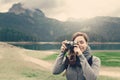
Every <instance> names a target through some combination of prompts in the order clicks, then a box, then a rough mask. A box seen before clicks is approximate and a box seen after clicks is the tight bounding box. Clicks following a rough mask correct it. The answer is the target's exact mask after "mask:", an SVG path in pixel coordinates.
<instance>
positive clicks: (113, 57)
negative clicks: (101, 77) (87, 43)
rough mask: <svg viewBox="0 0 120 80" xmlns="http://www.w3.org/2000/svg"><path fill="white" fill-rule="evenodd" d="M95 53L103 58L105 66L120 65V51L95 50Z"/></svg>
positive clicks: (102, 61)
mask: <svg viewBox="0 0 120 80" xmlns="http://www.w3.org/2000/svg"><path fill="white" fill-rule="evenodd" d="M93 55H95V56H97V57H99V58H100V59H101V63H102V65H103V66H113V67H120V52H95V53H94V54H93Z"/></svg>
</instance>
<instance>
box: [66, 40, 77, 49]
mask: <svg viewBox="0 0 120 80" xmlns="http://www.w3.org/2000/svg"><path fill="white" fill-rule="evenodd" d="M65 45H66V47H67V49H68V50H69V49H70V50H71V49H73V48H74V45H77V42H75V41H67V42H66V44H65Z"/></svg>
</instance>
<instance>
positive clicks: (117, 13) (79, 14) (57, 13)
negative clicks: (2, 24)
mask: <svg viewBox="0 0 120 80" xmlns="http://www.w3.org/2000/svg"><path fill="white" fill-rule="evenodd" d="M18 2H21V3H22V4H24V7H26V8H39V9H41V10H42V11H43V12H44V13H45V15H46V16H48V17H52V18H56V19H58V20H67V19H68V18H91V17H95V16H114V17H120V0H0V12H7V11H8V9H9V8H10V7H11V6H12V4H14V3H18Z"/></svg>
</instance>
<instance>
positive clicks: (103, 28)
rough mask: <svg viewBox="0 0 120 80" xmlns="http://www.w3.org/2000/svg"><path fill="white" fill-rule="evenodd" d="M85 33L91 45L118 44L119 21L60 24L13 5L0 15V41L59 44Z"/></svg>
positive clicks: (109, 18) (39, 12)
mask: <svg viewBox="0 0 120 80" xmlns="http://www.w3.org/2000/svg"><path fill="white" fill-rule="evenodd" d="M77 31H82V32H86V33H87V34H88V35H89V37H90V41H91V42H93V41H94V42H95V41H97V42H98V41H99V42H120V32H119V31H120V18H119V17H95V18H92V19H88V20H80V19H79V20H74V21H72V20H70V21H66V22H61V21H58V20H56V19H52V18H48V17H46V16H45V14H44V13H43V12H42V11H41V10H39V9H34V10H31V9H25V8H23V7H22V4H21V3H17V4H14V5H13V6H12V7H11V8H10V9H9V11H8V12H7V13H0V41H62V40H64V39H68V40H70V38H71V35H72V34H73V33H74V32H77Z"/></svg>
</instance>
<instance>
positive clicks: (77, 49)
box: [74, 45, 82, 56]
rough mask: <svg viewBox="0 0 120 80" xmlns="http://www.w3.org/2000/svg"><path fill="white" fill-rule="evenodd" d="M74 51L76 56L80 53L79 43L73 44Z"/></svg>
mask: <svg viewBox="0 0 120 80" xmlns="http://www.w3.org/2000/svg"><path fill="white" fill-rule="evenodd" d="M74 52H75V54H76V55H77V56H79V55H81V54H82V51H81V50H80V48H79V45H74Z"/></svg>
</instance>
